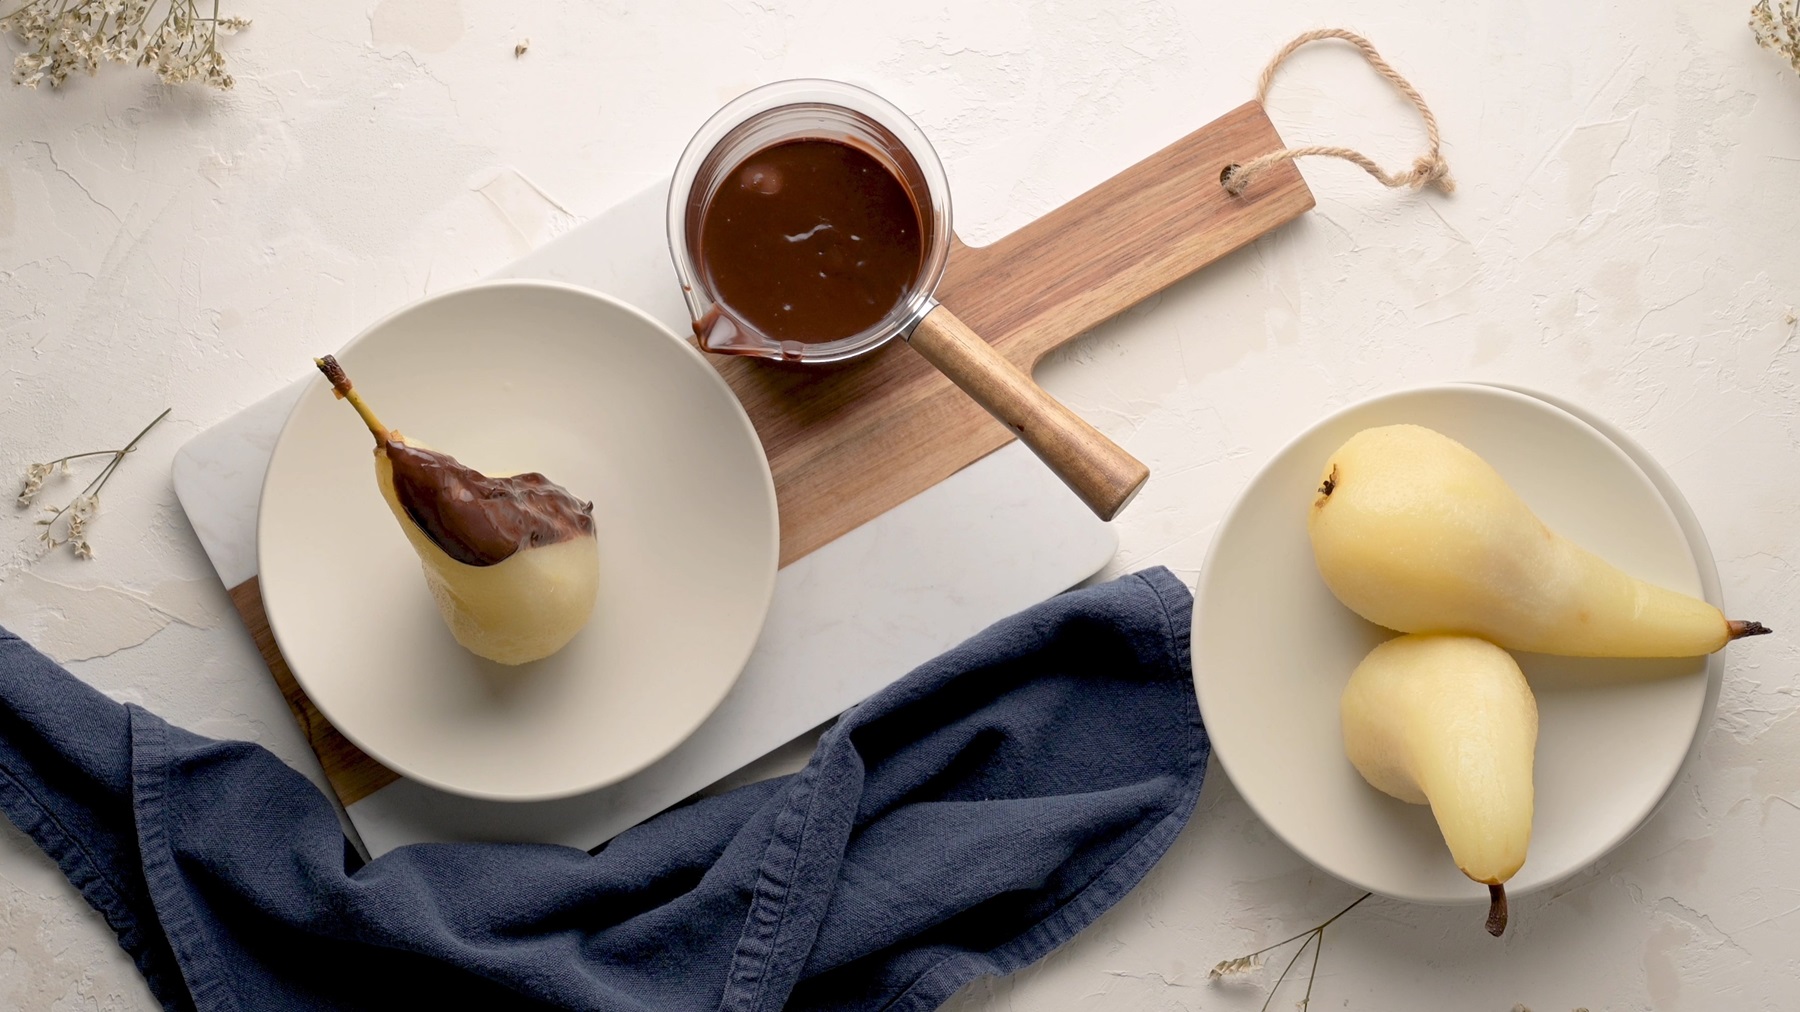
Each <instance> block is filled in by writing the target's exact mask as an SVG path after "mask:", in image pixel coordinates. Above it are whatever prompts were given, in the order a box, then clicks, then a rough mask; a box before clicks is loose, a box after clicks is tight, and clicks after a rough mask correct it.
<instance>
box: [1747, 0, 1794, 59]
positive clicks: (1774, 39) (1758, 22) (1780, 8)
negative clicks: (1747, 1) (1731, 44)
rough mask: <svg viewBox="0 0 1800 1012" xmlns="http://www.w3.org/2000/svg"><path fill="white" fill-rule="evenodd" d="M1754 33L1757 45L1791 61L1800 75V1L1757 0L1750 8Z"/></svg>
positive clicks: (1751, 27) (1751, 26)
mask: <svg viewBox="0 0 1800 1012" xmlns="http://www.w3.org/2000/svg"><path fill="white" fill-rule="evenodd" d="M1750 30H1751V31H1753V32H1755V33H1756V44H1757V45H1759V46H1761V47H1763V48H1764V49H1773V50H1774V51H1775V52H1777V53H1780V54H1781V55H1782V56H1785V57H1787V60H1788V62H1789V63H1791V64H1793V65H1794V69H1795V70H1797V71H1800V0H1780V2H1779V3H1776V4H1773V5H1771V4H1770V3H1769V0H1756V6H1755V7H1752V8H1750Z"/></svg>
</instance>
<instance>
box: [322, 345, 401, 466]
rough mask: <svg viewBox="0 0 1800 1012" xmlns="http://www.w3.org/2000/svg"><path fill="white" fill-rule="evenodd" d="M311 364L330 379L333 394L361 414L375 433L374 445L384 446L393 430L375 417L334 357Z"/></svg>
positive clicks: (392, 434) (329, 356)
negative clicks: (347, 402)
mask: <svg viewBox="0 0 1800 1012" xmlns="http://www.w3.org/2000/svg"><path fill="white" fill-rule="evenodd" d="M313 364H314V365H316V366H318V367H319V371H320V372H322V373H324V374H325V378H326V379H328V380H330V381H331V392H332V394H333V396H335V397H337V399H338V400H340V401H349V402H350V406H351V407H353V408H355V409H356V413H357V414H359V415H361V416H362V420H363V422H364V423H365V424H366V425H368V427H369V431H370V432H372V433H374V434H375V443H376V445H378V446H385V445H386V444H387V443H388V442H389V441H390V440H392V439H393V438H394V431H393V430H392V429H390V428H388V427H387V426H385V425H383V424H381V419H379V418H376V417H375V412H374V410H373V409H372V408H370V407H369V405H368V402H366V401H364V400H363V399H362V394H359V393H357V392H356V385H355V384H353V383H351V382H350V376H349V374H348V373H346V372H344V367H343V366H341V365H338V360H337V359H336V358H335V357H333V356H331V355H327V356H325V357H324V358H315V359H313Z"/></svg>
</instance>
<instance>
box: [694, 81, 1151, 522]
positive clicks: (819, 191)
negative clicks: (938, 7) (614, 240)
mask: <svg viewBox="0 0 1800 1012" xmlns="http://www.w3.org/2000/svg"><path fill="white" fill-rule="evenodd" d="M668 228H669V250H670V254H671V255H672V256H673V258H674V260H675V272H676V274H677V275H679V276H680V279H681V285H682V292H683V294H684V296H685V297H686V299H687V304H688V309H689V311H690V313H691V314H692V315H693V319H694V335H695V339H696V341H697V343H698V344H699V346H700V348H701V349H702V350H704V351H708V352H712V353H715V354H722V355H751V356H756V357H759V358H767V359H774V360H778V361H780V362H785V363H791V364H797V365H821V364H826V363H833V362H842V361H845V360H847V359H851V358H855V357H857V356H859V355H866V354H868V353H869V352H872V351H874V350H875V349H877V348H879V347H881V346H882V345H884V344H886V343H888V342H889V341H891V340H893V339H895V338H900V339H902V340H904V341H906V342H907V343H908V344H910V345H911V346H912V347H913V349H914V350H916V351H918V352H919V353H920V354H922V355H924V356H925V358H926V359H927V360H929V361H930V362H931V363H932V364H933V365H935V366H936V367H937V368H938V369H939V370H940V371H942V372H943V373H944V375H945V376H947V377H948V378H949V379H950V380H951V381H952V382H954V383H955V384H956V385H957V386H959V387H961V388H962V389H963V390H964V391H965V392H967V393H968V394H969V395H970V396H971V397H973V398H974V399H975V400H976V401H977V402H979V403H980V404H981V405H982V407H984V408H986V409H987V410H988V411H989V412H990V413H992V414H993V415H994V417H996V418H998V419H999V420H1000V421H1001V422H1003V423H1005V425H1006V426H1007V427H1008V428H1009V429H1011V430H1012V431H1013V433H1014V434H1015V435H1017V436H1018V437H1019V439H1020V441H1022V442H1024V443H1025V444H1026V445H1027V446H1029V447H1030V448H1031V450H1032V451H1033V452H1034V453H1036V454H1037V455H1038V457H1039V458H1040V459H1042V460H1043V461H1044V462H1045V463H1046V464H1048V465H1049V466H1050V468H1051V470H1053V471H1055V472H1056V474H1057V475H1058V476H1059V477H1061V478H1062V480H1063V481H1064V482H1065V483H1066V484H1067V485H1068V486H1069V487H1070V488H1071V489H1072V490H1074V492H1075V493H1076V495H1078V496H1080V498H1081V499H1082V501H1083V502H1085V503H1087V505H1088V506H1089V507H1090V508H1092V509H1093V511H1094V512H1095V513H1096V514H1098V515H1099V516H1100V517H1101V518H1102V519H1106V520H1110V519H1112V518H1113V516H1114V515H1116V514H1117V513H1118V512H1119V511H1120V510H1121V509H1123V508H1124V507H1125V505H1126V504H1127V503H1128V502H1130V501H1131V499H1132V497H1133V496H1135V495H1136V494H1137V491H1138V489H1139V488H1141V487H1142V486H1143V483H1144V481H1145V479H1147V478H1148V477H1149V474H1150V472H1149V469H1148V468H1146V467H1145V466H1144V465H1143V464H1142V463H1140V462H1139V461H1138V460H1137V459H1135V458H1134V457H1132V456H1131V455H1130V454H1128V453H1126V452H1125V451H1124V450H1123V449H1121V448H1120V447H1119V446H1118V445H1117V444H1115V443H1114V442H1112V440H1110V439H1108V438H1106V436H1104V435H1102V434H1101V433H1100V432H1099V431H1098V430H1097V429H1095V428H1094V427H1093V426H1091V425H1089V424H1088V423H1087V422H1085V421H1083V420H1082V419H1081V418H1080V417H1079V416H1077V415H1075V414H1074V413H1073V412H1071V411H1070V410H1069V409H1068V408H1067V407H1065V406H1064V405H1063V404H1061V403H1060V402H1058V401H1057V400H1055V399H1054V398H1052V397H1051V396H1050V395H1049V394H1047V393H1045V392H1044V390H1043V389H1042V388H1040V387H1039V386H1038V385H1037V384H1036V383H1035V382H1033V381H1032V379H1031V378H1030V377H1029V376H1027V375H1026V374H1025V373H1024V372H1022V371H1021V370H1020V369H1019V368H1018V367H1017V366H1015V365H1013V364H1012V363H1011V362H1010V361H1008V360H1007V359H1006V358H1005V357H1004V356H1002V355H1001V354H1000V353H999V352H998V351H996V350H994V348H993V347H992V346H991V345H989V344H988V343H987V342H986V341H984V340H982V338H981V337H980V336H979V335H977V334H975V333H974V332H973V331H971V330H970V329H969V328H968V327H966V326H964V325H963V323H962V322H961V321H960V320H958V319H957V318H956V316H955V315H954V314H952V313H951V312H950V310H949V309H948V308H946V307H944V306H942V305H940V304H939V303H938V302H937V300H936V298H935V297H934V293H935V291H936V289H937V285H938V282H939V281H940V280H941V279H942V278H943V275H944V267H945V265H946V264H947V263H948V261H949V259H950V247H951V230H950V187H949V181H948V180H947V179H946V178H945V175H944V168H943V165H942V163H940V162H939V161H938V157H937V153H936V152H935V151H933V150H932V147H931V144H930V142H928V141H927V140H926V138H925V134H924V133H923V132H922V131H921V130H920V129H919V128H918V127H917V126H916V125H914V124H913V122H912V121H911V120H910V119H908V118H907V117H906V115H905V114H904V113H902V112H901V111H900V110H899V109H896V108H895V107H894V106H892V105H890V104H889V103H888V102H886V101H884V100H882V99H881V98H880V97H878V96H876V95H874V94H872V93H870V92H867V91H864V90H862V89H861V88H856V87H853V86H851V85H848V84H842V83H839V82H836V81H823V80H796V81H782V82H778V83H776V84H770V85H766V86H764V87H761V88H758V89H756V90H754V91H751V92H748V93H747V94H744V95H742V96H740V97H738V98H737V99H736V100H734V101H732V102H731V103H729V104H728V105H726V106H725V107H724V108H723V109H721V110H719V111H718V112H717V113H715V114H714V115H713V117H712V118H711V119H709V120H707V122H706V124H705V125H704V126H702V127H701V128H700V131H699V133H697V134H696V135H695V136H694V139H693V140H692V141H690V142H689V143H688V146H687V150H685V151H684V152H682V155H681V160H680V162H679V163H677V165H676V169H675V178H674V182H673V183H672V184H671V186H670V189H669V208H668Z"/></svg>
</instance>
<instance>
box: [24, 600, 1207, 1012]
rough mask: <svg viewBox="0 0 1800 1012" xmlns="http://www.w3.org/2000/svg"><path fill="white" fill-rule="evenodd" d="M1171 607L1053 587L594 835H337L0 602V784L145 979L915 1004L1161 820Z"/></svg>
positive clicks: (1190, 695) (1194, 773) (1188, 761)
mask: <svg viewBox="0 0 1800 1012" xmlns="http://www.w3.org/2000/svg"><path fill="white" fill-rule="evenodd" d="M1190 607H1191V599H1190V597H1189V595H1188V592H1187V589H1186V588H1185V587H1184V586H1183V585H1182V584H1181V582H1180V581H1178V580H1177V579H1176V578H1175V577H1174V576H1172V575H1171V574H1170V573H1169V572H1168V571H1167V570H1164V569H1154V570H1150V571H1147V572H1144V573H1139V574H1136V575H1133V576H1128V577H1123V578H1121V579H1118V580H1115V581H1113V582H1111V583H1108V584H1104V585H1101V586H1097V587H1092V588H1088V589H1085V590H1079V591H1073V592H1071V593H1068V594H1064V595H1061V596H1059V597H1056V598H1053V599H1051V600H1049V601H1047V602H1045V603H1043V604H1041V605H1038V606H1037V607H1035V608H1032V609H1030V610H1028V611H1026V612H1024V613H1022V614H1019V615H1016V616H1014V617H1012V618H1010V619H1007V620H1006V621H1003V622H1000V623H998V624H996V625H995V626H993V627H992V628H990V629H988V630H986V631H985V632H983V633H981V634H979V635H977V636H975V637H974V638H972V639H970V640H969V641H968V642H966V643H964V644H963V645H962V646H960V647H958V648H956V649H954V650H952V651H950V652H949V653H947V654H944V655H943V656H941V657H939V658H937V659H936V660H934V661H931V662H930V663H927V664H925V665H923V666H921V667H920V668H918V669H917V670H915V671H913V672H912V673H910V674H908V675H907V676H906V677H905V678H903V679H901V680H900V681H898V682H896V683H894V684H893V685H892V686H890V687H889V688H887V689H885V690H883V691H882V692H880V693H879V694H877V695H875V696H873V697H871V698H870V699H868V700H867V701H865V702H863V703H862V704H860V705H859V706H857V707H856V708H854V709H852V710H851V711H849V712H848V713H847V714H845V715H844V716H843V717H842V718H841V719H840V720H839V721H838V722H837V724H836V725H835V726H833V728H832V729H831V730H830V731H829V732H827V733H826V734H825V736H824V737H823V739H822V740H821V741H820V742H819V745H818V749H817V751H816V752H815V753H814V755H813V757H812V759H811V761H810V762H809V763H808V765H807V766H806V768H805V769H803V770H802V771H800V772H799V773H795V774H793V775H790V776H786V777H781V778H779V779H775V780H770V781H765V782H763V783H758V784H752V785H750V786H747V787H743V788H740V789H738V790H735V791H732V792H730V793H728V794H724V795H720V796H718V797H713V798H708V799H705V800H702V801H698V802H696V803H693V804H690V805H686V806H683V807H679V808H675V809H672V810H670V811H667V812H664V813H663V814H661V815H659V816H657V817H655V818H653V819H651V820H649V821H648V822H646V823H644V824H642V825H640V826H638V827H636V828H634V829H632V830H630V831H628V832H626V833H624V834H622V835H620V836H618V837H617V838H615V839H614V840H612V841H611V842H610V843H609V844H608V845H607V846H605V847H604V848H603V849H601V850H600V851H599V852H598V853H596V854H587V853H584V852H582V851H579V850H574V849H570V848H566V847H554V846H540V845H516V844H421V845H416V846H410V847H403V848H400V849H398V850H395V851H392V852H390V853H388V854H385V855H383V856H382V857H380V858H379V859H377V860H375V861H372V862H369V863H367V864H363V863H361V862H360V861H359V860H358V859H357V857H356V856H355V853H354V851H353V850H352V849H351V848H350V847H349V845H348V842H347V841H346V840H345V839H344V837H343V835H342V832H341V831H340V828H339V825H338V822H337V818H336V815H335V814H334V812H333V810H332V808H331V806H330V804H329V802H328V801H327V800H326V799H325V797H324V796H323V795H321V794H320V793H319V792H318V791H317V790H316V789H315V788H314V787H313V785H312V784H311V783H310V782H308V781H307V780H306V779H305V778H304V777H302V776H301V775H300V774H298V773H296V772H294V771H293V770H290V769H289V768H288V767H286V766H285V765H283V764H282V763H281V762H280V761H279V760H277V759H276V758H275V757H274V756H273V755H272V754H270V753H269V752H268V751H266V750H264V749H263V748H261V747H259V746H257V745H253V744H249V743H247V742H234V741H216V740H213V739H208V738H202V737H199V736H197V735H194V734H191V733H189V732H187V731H183V730H181V729H179V728H176V727H172V726H170V725H169V724H167V723H165V722H163V721H162V720H161V719H159V718H157V717H156V716H155V715H153V714H151V713H149V712H147V711H145V710H143V709H141V708H139V707H136V706H121V705H119V704H117V703H114V702H112V701H111V700H109V699H107V698H106V697H105V696H103V695H101V694H100V693H98V692H96V691H94V690H93V689H91V688H89V687H88V686H87V685H86V684H84V683H82V682H81V681H79V680H78V679H76V678H75V677H74V676H72V675H70V674H69V673H68V672H66V671H64V670H63V669H62V668H60V667H58V666H57V665H56V664H55V663H53V662H51V661H50V660H49V659H47V658H45V657H43V656H42V655H41V654H39V653H37V652H36V651H35V650H33V649H32V648H31V647H29V646H27V645H26V644H25V643H24V642H22V641H20V640H19V639H18V638H17V637H14V636H12V635H11V634H9V633H7V632H6V631H5V630H3V629H0V810H4V811H5V813H6V815H7V817H8V818H10V819H11V820H12V821H13V822H14V823H15V824H16V825H18V826H19V828H21V829H22V830H24V831H25V832H26V833H28V834H30V835H31V837H32V838H33V839H34V840H36V841H37V843H38V845H39V846H41V847H42V848H43V849H44V850H45V851H46V852H47V853H48V854H49V855H50V856H51V857H53V858H54V859H55V860H56V861H57V862H58V864H60V865H61V867H62V869H63V871H64V872H65V873H66V874H67V875H68V877H69V880H70V881H71V882H73V883H74V884H75V886H76V887H77V888H79V889H80V890H81V893H82V895H84V896H85V897H86V898H87V900H88V902H89V903H91V904H93V906H94V907H95V908H96V909H97V910H99V911H100V913H101V914H103V915H104V916H105V918H106V920H107V922H108V923H109V924H110V925H111V926H112V928H113V930H114V931H116V932H117V933H118V936H119V944H120V945H122V946H123V947H124V948H125V950H126V951H127V952H129V953H130V954H131V955H132V957H133V958H134V959H135V960H136V961H137V965H138V967H139V968H140V969H141V970H142V971H143V974H144V976H145V978H146V979H147V980H148V981H149V983H150V988H151V990H152V991H153V992H154V993H155V995H156V996H157V998H158V999H159V1000H160V1001H161V1002H162V1003H163V1005H164V1007H166V1008H168V1009H200V1010H206V1012H212V1010H259V1012H260V1010H285V1009H362V1008H369V1009H392V1008H498V1009H506V1008H571V1009H618V1010H633V1012H637V1010H644V1012H648V1010H657V1012H662V1010H682V1012H687V1010H705V1009H720V1010H730V1012H739V1010H743V1012H748V1010H774V1009H780V1008H793V1009H818V1010H853V1009H932V1008H936V1007H937V1006H938V1005H940V1004H942V1003H943V1002H944V1001H945V1000H946V999H948V998H949V997H950V995H951V994H953V993H954V992H955V991H956V990H957V989H958V988H959V987H961V986H962V985H963V984H964V983H966V982H968V981H970V980H972V979H974V978H975V977H978V976H981V975H984V974H1006V973H1011V972H1013V971H1015V970H1018V969H1020V968H1022V967H1024V966H1026V965H1028V964H1030V963H1031V962H1033V961H1035V960H1037V959H1039V958H1040V957H1042V956H1043V955H1045V954H1046V953H1048V952H1049V951H1050V950H1051V949H1053V948H1054V947H1056V946H1057V945H1059V944H1061V943H1062V942H1064V941H1066V940H1068V939H1069V938H1070V937H1071V936H1073V935H1074V934H1075V933H1076V932H1077V931H1080V930H1081V929H1082V928H1083V927H1085V926H1086V925H1087V924H1089V923H1091V922H1092V921H1093V920H1094V919H1095V918H1096V917H1098V916H1099V915H1100V914H1101V913H1102V912H1103V911H1105V910H1106V909H1107V908H1108V907H1110V906H1112V905H1113V904H1114V903H1115V902H1117V901H1118V900H1119V899H1120V897H1122V896H1123V895H1124V894H1125V893H1126V892H1127V891H1128V890H1129V889H1131V887H1132V886H1133V885H1135V884H1136V883H1137V882H1138V880H1139V879H1141V878H1142V877H1143V876H1144V874H1145V872H1147V871H1148V870H1149V869H1150V867H1151V866H1152V865H1153V864H1155V863H1156V861H1157V859H1158V858H1160V857H1161V856H1162V854H1163V853H1164V852H1165V851H1166V850H1167V849H1168V847H1169V845H1170V844H1171V843H1172V842H1173V841H1174V839H1175V836H1176V834H1177V833H1179V832H1180V830H1181V828H1182V826H1183V825H1184V824H1185V823H1186V822H1187V819H1188V815H1189V814H1190V813H1191V812H1192V810H1193V807H1194V803H1195V801H1196V799H1197V797H1198V796H1199V792H1200V784H1201V780H1202V777H1203V776H1204V774H1205V768H1206V759H1207V753H1208V743H1207V738H1206V732H1205V729H1204V728H1203V727H1202V726H1201V723H1200V714H1199V710H1198V707H1197V705H1196V703H1195V700H1194V690H1193V683H1192V680H1191V678H1190V674H1189V662H1188V626H1189V609H1190ZM177 677H178V675H177Z"/></svg>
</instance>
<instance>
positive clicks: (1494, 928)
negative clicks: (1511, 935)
mask: <svg viewBox="0 0 1800 1012" xmlns="http://www.w3.org/2000/svg"><path fill="white" fill-rule="evenodd" d="M1488 897H1489V901H1488V919H1487V932H1488V934H1490V935H1493V936H1494V937H1495V938H1499V937H1500V936H1501V935H1503V934H1505V933H1506V887H1505V886H1503V885H1501V884H1499V883H1498V882H1496V883H1494V884H1493V885H1491V886H1488Z"/></svg>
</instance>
